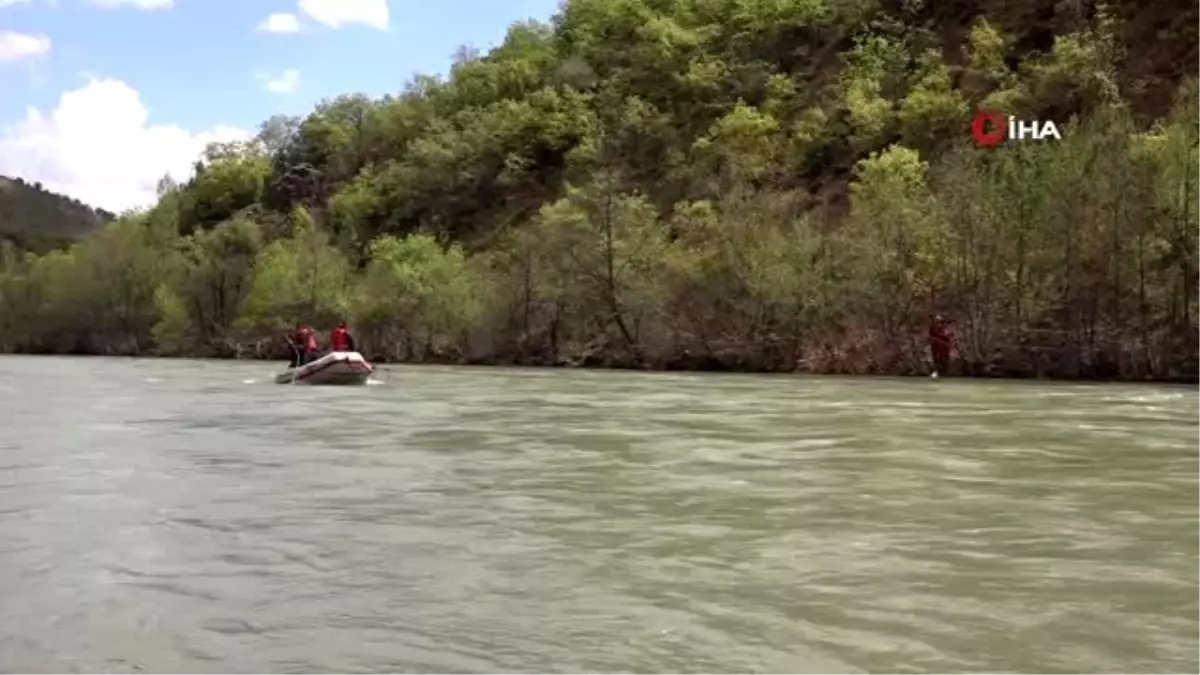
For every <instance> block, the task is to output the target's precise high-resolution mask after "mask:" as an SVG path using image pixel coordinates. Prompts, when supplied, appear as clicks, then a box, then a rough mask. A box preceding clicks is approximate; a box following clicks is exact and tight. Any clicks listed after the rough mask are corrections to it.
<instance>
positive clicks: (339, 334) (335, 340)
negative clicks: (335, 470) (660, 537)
mask: <svg viewBox="0 0 1200 675" xmlns="http://www.w3.org/2000/svg"><path fill="white" fill-rule="evenodd" d="M329 346H330V348H331V349H333V351H335V352H348V351H350V334H349V333H347V332H346V329H345V328H342V327H341V326H338V327H337V328H334V329H333V332H332V333H330V334H329Z"/></svg>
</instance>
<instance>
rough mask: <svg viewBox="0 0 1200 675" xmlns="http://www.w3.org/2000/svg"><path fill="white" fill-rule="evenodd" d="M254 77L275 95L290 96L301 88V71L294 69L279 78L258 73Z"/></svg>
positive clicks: (288, 70) (284, 72) (286, 71)
mask: <svg viewBox="0 0 1200 675" xmlns="http://www.w3.org/2000/svg"><path fill="white" fill-rule="evenodd" d="M254 77H256V78H257V79H258V80H259V81H260V82H262V83H263V88H264V89H266V90H267V91H269V92H272V93H275V94H290V93H292V92H293V91H296V88H297V87H299V86H300V71H298V70H296V69H294V68H289V69H287V70H285V71H283V72H282V73H280V74H279V75H278V76H274V75H271V74H270V73H258V74H257V75H255V76H254Z"/></svg>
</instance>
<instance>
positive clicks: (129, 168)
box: [0, 79, 252, 212]
mask: <svg viewBox="0 0 1200 675" xmlns="http://www.w3.org/2000/svg"><path fill="white" fill-rule="evenodd" d="M251 136H252V134H251V133H250V132H248V131H245V130H242V129H238V128H236V127H230V126H218V127H215V128H213V129H210V130H208V131H204V132H199V133H196V132H191V131H188V130H186V129H182V128H180V127H178V126H174V125H153V124H150V123H149V112H148V111H147V110H146V106H145V104H143V103H142V100H141V96H140V95H139V94H138V92H137V90H135V89H134V88H133V87H130V86H129V85H128V84H125V83H124V82H121V81H120V80H113V79H91V80H89V81H88V83H87V84H85V85H83V86H82V87H79V88H78V89H74V90H71V91H67V92H65V93H63V95H62V97H61V98H60V99H59V101H58V106H57V107H56V108H55V109H54V110H53V111H52V112H50V113H49V114H48V115H46V114H43V113H42V112H41V111H39V110H38V109H36V108H33V107H30V108H29V110H28V112H27V113H26V115H25V118H24V119H22V120H20V121H19V122H17V123H15V124H12V125H10V126H9V127H7V128H5V129H3V130H2V131H0V175H6V176H19V177H21V178H24V179H25V180H26V181H41V182H42V184H44V185H45V186H46V188H47V189H49V190H54V191H56V192H61V193H64V194H68V195H70V196H72V197H76V198H78V199H80V200H81V201H83V202H84V203H87V204H91V205H93V206H100V207H103V208H106V209H108V210H110V211H115V212H121V211H124V210H125V209H129V208H133V207H138V206H146V205H149V204H152V203H153V202H154V200H155V187H156V185H157V183H158V180H159V179H160V178H162V176H163V175H164V174H168V173H169V174H171V175H172V176H173V177H174V178H175V179H176V180H179V181H185V180H187V178H188V177H189V176H190V175H191V171H192V164H193V162H195V160H197V159H199V157H200V155H201V153H202V152H203V150H204V148H205V146H207V145H208V144H209V143H211V142H216V141H232V140H244V139H247V138H250V137H251Z"/></svg>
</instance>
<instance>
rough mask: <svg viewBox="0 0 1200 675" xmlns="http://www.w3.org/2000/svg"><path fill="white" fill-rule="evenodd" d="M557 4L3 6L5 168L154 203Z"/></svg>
mask: <svg viewBox="0 0 1200 675" xmlns="http://www.w3.org/2000/svg"><path fill="white" fill-rule="evenodd" d="M557 9H558V0H436V1H429V0H426V1H424V2H422V1H417V0H0V92H2V94H0V175H10V176H11V175H19V176H21V177H23V178H26V179H27V180H31V181H32V180H38V181H42V182H43V183H45V184H46V185H47V187H49V188H51V189H55V190H59V191H64V192H67V193H68V194H72V196H77V197H79V198H80V199H83V200H84V201H87V202H89V203H93V204H95V205H99V206H105V207H106V208H111V209H117V210H120V209H124V208H129V207H133V206H139V205H144V204H145V203H146V202H147V201H149V200H150V199H152V195H153V192H152V188H153V184H154V183H155V182H156V181H157V179H158V177H161V176H162V175H163V174H164V173H168V172H169V173H172V174H173V175H176V177H177V178H186V175H180V174H186V172H187V167H188V166H190V164H191V162H192V160H193V159H195V156H196V153H197V151H198V150H197V148H202V147H203V143H206V142H208V141H209V140H213V139H225V138H233V137H239V136H241V135H244V134H245V133H247V132H249V131H252V130H253V129H254V127H255V126H256V125H257V124H258V123H259V122H261V121H262V120H264V119H266V118H267V117H269V116H271V115H272V114H275V113H281V112H282V113H288V114H303V113H305V112H306V111H308V110H310V109H311V108H312V106H313V104H315V103H316V102H317V101H319V100H320V99H322V98H326V97H330V96H336V95H338V94H342V93H348V92H366V93H370V94H375V95H379V94H384V93H388V92H395V91H397V90H399V89H400V88H401V87H402V86H403V85H404V83H405V82H406V81H408V80H409V79H410V78H411V77H412V76H413V75H414V74H417V73H444V72H445V71H446V70H447V68H448V67H449V64H450V61H451V58H452V55H453V54H454V52H455V50H456V48H457V47H459V46H460V45H464V44H465V45H472V46H475V47H478V48H480V49H487V48H488V47H490V46H492V45H495V44H496V43H498V42H499V41H500V40H502V39H503V37H504V34H505V31H506V30H507V28H508V26H509V25H510V24H511V23H512V22H514V21H518V20H521V19H526V18H537V19H546V18H548V17H550V16H551V15H552V14H553V13H554V12H555V11H557Z"/></svg>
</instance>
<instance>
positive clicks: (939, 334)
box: [929, 314, 954, 377]
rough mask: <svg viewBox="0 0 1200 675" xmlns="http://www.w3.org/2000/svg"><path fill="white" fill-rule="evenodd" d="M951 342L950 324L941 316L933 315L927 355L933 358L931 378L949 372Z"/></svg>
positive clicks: (952, 340) (930, 323) (952, 339)
mask: <svg viewBox="0 0 1200 675" xmlns="http://www.w3.org/2000/svg"><path fill="white" fill-rule="evenodd" d="M953 342H954V338H953V336H952V335H951V333H950V322H949V321H947V320H946V318H945V317H943V316H942V315H941V314H935V315H934V316H933V319H932V320H931V321H930V322H929V354H930V356H932V357H933V377H937V376H938V375H939V374H940V373H945V372H947V371H949V370H950V349H951V347H952V346H953Z"/></svg>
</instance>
